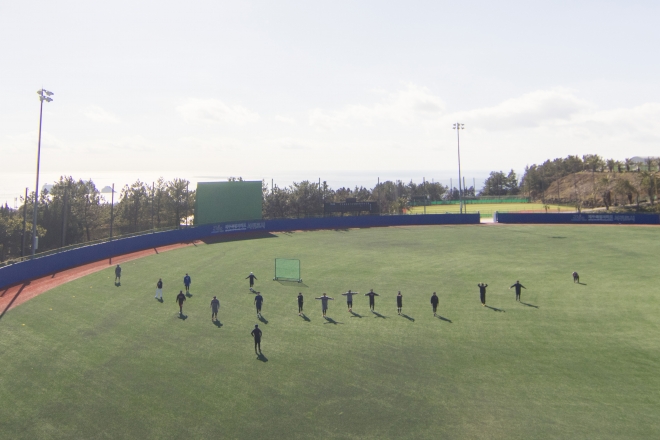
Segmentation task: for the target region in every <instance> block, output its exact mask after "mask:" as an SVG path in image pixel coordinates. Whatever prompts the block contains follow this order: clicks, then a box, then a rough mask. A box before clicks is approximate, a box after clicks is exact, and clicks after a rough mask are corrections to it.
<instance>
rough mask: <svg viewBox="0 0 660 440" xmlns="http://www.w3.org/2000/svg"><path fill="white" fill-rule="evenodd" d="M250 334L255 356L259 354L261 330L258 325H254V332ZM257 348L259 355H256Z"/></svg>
mask: <svg viewBox="0 0 660 440" xmlns="http://www.w3.org/2000/svg"><path fill="white" fill-rule="evenodd" d="M250 334H251V335H252V337H253V338H254V352H255V353H256V354H259V353H261V330H260V329H259V324H255V325H254V330H252V332H251V333H250ZM257 347H258V348H259V353H257Z"/></svg>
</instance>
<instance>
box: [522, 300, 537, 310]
mask: <svg viewBox="0 0 660 440" xmlns="http://www.w3.org/2000/svg"><path fill="white" fill-rule="evenodd" d="M520 304H522V305H525V306H527V307H534V308H535V309H538V308H539V306H535V305H534V304H527V303H525V302H522V301H520Z"/></svg>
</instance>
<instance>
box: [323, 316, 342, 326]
mask: <svg viewBox="0 0 660 440" xmlns="http://www.w3.org/2000/svg"><path fill="white" fill-rule="evenodd" d="M324 318H325V322H324V323H323V324H334V325H337V324H343V322H337V321H335V320H334V319H332V318H331V317H329V316H325V317H324Z"/></svg>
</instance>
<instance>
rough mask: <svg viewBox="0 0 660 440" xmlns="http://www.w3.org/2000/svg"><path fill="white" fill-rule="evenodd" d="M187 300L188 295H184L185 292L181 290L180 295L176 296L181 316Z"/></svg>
mask: <svg viewBox="0 0 660 440" xmlns="http://www.w3.org/2000/svg"><path fill="white" fill-rule="evenodd" d="M185 300H186V295H184V293H183V290H179V294H178V295H177V296H176V302H178V303H179V315H183V302H184V301H185Z"/></svg>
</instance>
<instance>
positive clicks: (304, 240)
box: [0, 225, 660, 439]
mask: <svg viewBox="0 0 660 440" xmlns="http://www.w3.org/2000/svg"><path fill="white" fill-rule="evenodd" d="M659 231H660V230H659V229H658V228H656V227H627V226H517V225H516V226H513V225H506V226H505V225H494V226H479V225H475V226H437V227H399V228H372V229H362V230H346V231H316V232H296V233H291V234H277V235H276V236H273V237H272V238H263V239H255V240H249V241H232V242H225V243H216V244H210V245H204V244H200V245H198V246H196V247H192V246H191V247H186V248H183V249H180V250H176V251H170V252H165V253H162V254H159V255H154V256H151V257H147V258H143V259H140V260H135V261H132V262H129V263H126V264H124V265H123V268H124V270H123V277H122V285H121V287H115V286H114V285H113V279H114V275H113V268H112V267H109V268H108V269H106V270H104V271H101V272H98V273H96V274H93V275H90V276H87V277H85V278H82V279H79V280H77V281H74V282H71V283H69V284H66V285H63V286H60V287H59V288H56V289H54V290H51V291H49V292H47V293H45V294H43V295H40V296H38V297H36V298H35V299H32V300H30V301H28V302H27V303H25V304H23V305H20V306H18V307H16V308H15V309H12V310H10V311H9V312H7V314H6V315H5V316H4V317H3V318H2V319H1V320H0V332H1V333H0V334H1V335H2V337H1V338H0V372H1V374H0V432H1V436H2V438H7V439H128V438H135V439H180V438H186V439H205V438H223V439H224V438H241V439H243V438H244V439H280V438H281V439H290V438H341V439H347V438H348V439H362V438H374V439H375V438H378V439H383V438H392V439H401V438H411V439H425V438H428V439H445V438H452V439H534V438H556V439H586V438H588V439H615V438H616V439H651V438H659V437H660V374H658V372H659V368H660V325H659V324H660V318H659V316H660V305H659V304H660V301H658V287H657V285H658V282H657V273H658V270H657V263H658V245H657V236H658V232H659ZM275 257H283V258H287V257H293V258H300V259H301V261H302V270H303V274H302V276H303V280H304V283H305V285H304V286H300V285H298V284H295V283H294V284H286V283H283V284H281V283H279V282H275V281H272V277H273V260H274V258H275ZM251 270H252V271H254V272H255V274H256V275H257V276H258V277H259V280H258V281H257V285H256V287H257V288H258V289H259V290H261V291H262V292H263V295H264V297H265V303H264V309H263V315H264V317H265V319H266V320H267V321H268V323H267V324H261V325H260V327H263V330H264V337H263V343H262V348H263V353H264V356H265V357H264V358H263V359H261V360H259V359H257V358H256V356H255V355H254V352H253V343H252V340H251V337H250V334H249V333H250V331H251V329H252V327H253V325H254V324H255V323H256V322H258V321H257V320H256V317H255V314H254V307H253V305H252V303H253V295H252V294H250V293H249V291H248V282H247V280H245V279H244V278H245V277H246V276H247V275H248V273H249V272H250V271H251ZM573 270H577V271H578V272H579V273H580V275H581V281H582V282H583V283H585V284H584V285H579V284H574V283H573V281H572V278H571V272H572V271H573ZM186 271H187V272H189V273H190V275H191V276H192V280H193V284H192V289H191V293H192V294H193V297H192V298H190V299H189V300H188V301H187V302H186V303H185V306H184V312H185V314H186V315H187V319H185V320H183V319H179V317H178V316H177V315H178V307H177V305H176V304H175V301H174V297H175V290H176V291H177V292H178V290H179V289H180V288H181V287H182V286H181V284H182V282H181V280H182V278H183V275H184V274H185V272H186ZM159 277H162V278H163V280H164V283H165V287H164V296H165V302H164V303H162V304H161V303H160V302H157V301H156V300H155V299H154V290H155V283H156V281H157V280H158V278H159ZM517 279H520V281H521V282H522V283H523V284H524V285H525V286H526V287H527V290H523V294H522V300H523V302H524V303H526V304H521V303H516V302H515V301H514V293H513V290H509V289H508V287H509V286H510V285H511V284H513V283H514V282H515V281H516V280H517ZM481 281H484V282H486V283H488V284H489V287H488V296H487V303H488V305H489V306H492V307H493V308H496V309H500V310H501V311H497V310H494V309H491V308H486V307H482V306H481V304H480V303H479V292H478V288H477V286H476V284H477V283H478V282H481ZM348 288H351V289H355V290H358V291H359V292H362V293H364V292H366V291H367V290H368V289H369V288H373V289H374V290H375V291H376V292H378V293H380V294H381V295H382V296H381V297H379V298H377V300H376V310H377V311H378V312H380V313H381V314H382V317H380V316H377V315H373V314H371V313H370V312H369V311H368V301H367V299H366V298H365V297H360V298H358V299H357V301H356V303H355V306H354V311H355V312H357V313H358V314H359V315H360V317H357V316H356V317H352V316H351V315H350V314H348V313H347V311H346V307H345V301H343V300H342V299H343V297H341V296H340V293H341V292H343V291H345V290H346V289H348ZM399 289H400V290H402V292H403V294H404V297H403V298H404V312H405V313H406V315H407V316H408V317H409V318H406V317H402V316H398V315H397V314H396V310H395V295H396V291H397V290H399ZM299 290H301V291H302V292H303V294H304V295H305V301H306V302H305V310H306V312H307V315H308V316H309V321H305V320H303V319H302V318H300V317H298V315H297V306H296V294H297V293H298V291H299ZM434 290H435V291H437V292H438V294H439V297H440V309H439V310H440V313H441V314H442V316H443V317H444V318H445V319H446V320H443V319H438V318H434V317H433V314H432V311H431V306H430V304H429V298H430V295H431V292H432V291H434ZM324 291H325V292H328V294H329V295H330V296H334V297H335V298H336V300H335V301H334V302H331V304H330V312H329V316H330V317H331V318H332V319H333V321H332V322H330V321H324V320H323V319H322V318H321V310H320V304H319V303H320V301H314V300H313V299H312V298H313V297H314V296H319V294H320V293H322V292H324ZM212 295H218V296H219V298H220V302H221V309H220V320H221V322H222V326H221V327H217V326H216V325H214V324H213V323H212V322H211V320H210V310H209V302H210V300H211V296H212ZM51 309H52V310H51ZM413 319H414V321H413ZM450 321H451V322H450Z"/></svg>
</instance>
